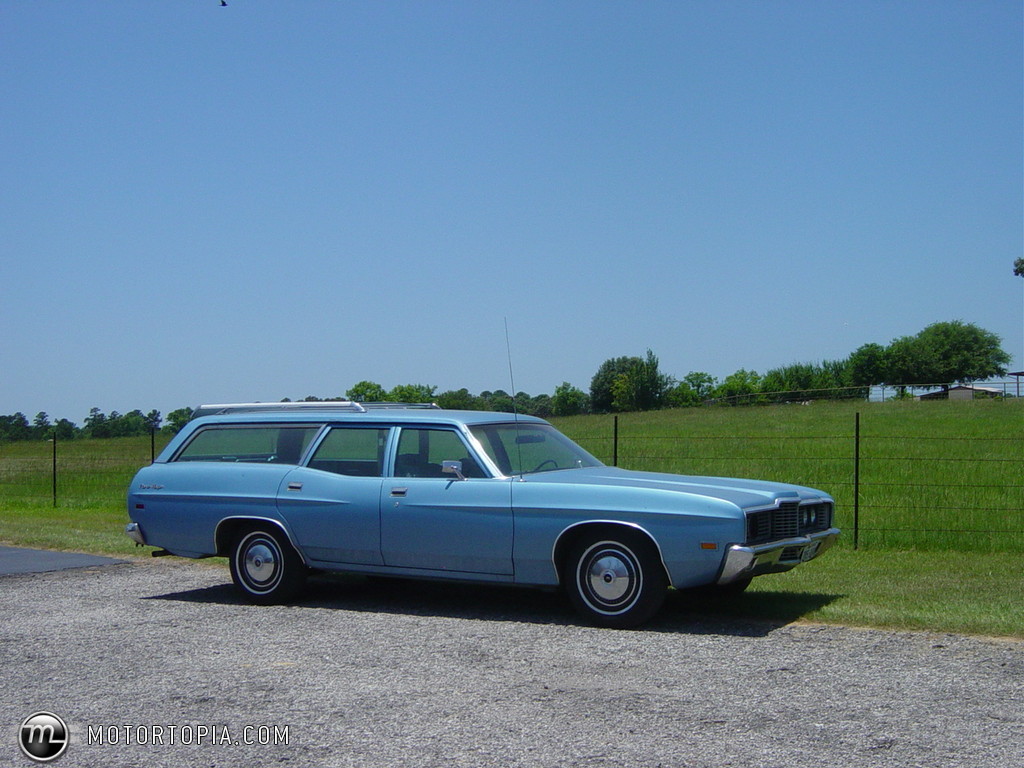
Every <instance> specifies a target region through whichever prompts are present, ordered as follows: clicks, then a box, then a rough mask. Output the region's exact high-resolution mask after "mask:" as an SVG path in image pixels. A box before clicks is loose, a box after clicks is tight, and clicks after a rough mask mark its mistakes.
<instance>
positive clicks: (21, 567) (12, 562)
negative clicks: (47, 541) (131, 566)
mask: <svg viewBox="0 0 1024 768" xmlns="http://www.w3.org/2000/svg"><path fill="white" fill-rule="evenodd" d="M123 562H125V561H124V560H117V559H115V558H113V557H100V556H99V555H86V554H82V553H79V552H55V551H53V550H50V549H26V548H25V547H7V546H2V545H0V576H7V575H10V574H12V573H45V572H47V571H63V570H67V569H68V568H95V567H96V566H101V565H114V564H116V563H123Z"/></svg>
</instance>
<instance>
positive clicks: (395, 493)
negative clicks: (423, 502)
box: [391, 488, 409, 496]
mask: <svg viewBox="0 0 1024 768" xmlns="http://www.w3.org/2000/svg"><path fill="white" fill-rule="evenodd" d="M408 492H409V489H408V488H392V489H391V495H392V496H405V494H407V493H408Z"/></svg>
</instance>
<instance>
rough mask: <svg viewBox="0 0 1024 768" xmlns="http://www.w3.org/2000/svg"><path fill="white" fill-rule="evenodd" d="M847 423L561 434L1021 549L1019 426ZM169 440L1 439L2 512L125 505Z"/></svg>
mask: <svg viewBox="0 0 1024 768" xmlns="http://www.w3.org/2000/svg"><path fill="white" fill-rule="evenodd" d="M729 410H734V409H729ZM755 410H756V409H755ZM848 415H849V423H848V424H845V425H844V426H843V428H836V422H835V421H833V422H829V423H828V424H827V425H826V426H827V427H828V428H827V429H817V430H816V429H796V430H787V431H783V432H779V430H778V429H777V425H775V424H772V425H770V426H771V428H770V429H769V428H768V427H767V426H766V428H765V429H764V431H763V432H762V433H760V434H755V433H754V432H753V431H750V432H747V433H745V434H736V433H734V432H733V433H728V434H726V432H727V431H728V430H725V429H721V430H719V429H718V428H717V427H716V425H715V424H711V425H710V426H707V425H702V424H701V422H700V421H699V420H692V421H690V422H686V423H682V424H681V425H680V424H677V423H676V422H672V426H671V429H670V430H669V432H670V433H669V434H656V433H655V432H656V431H657V430H654V429H652V428H651V426H650V424H651V422H650V421H644V420H641V419H638V418H630V417H623V419H622V423H621V424H620V420H619V419H618V417H612V416H608V417H589V418H588V419H586V420H584V421H581V422H573V423H568V424H560V426H561V427H562V428H563V431H565V432H566V433H567V434H568V435H569V436H570V437H572V438H573V439H575V440H576V441H577V442H579V443H580V444H581V445H582V446H583V447H585V448H586V449H587V450H589V451H590V452H591V453H593V454H594V455H595V456H597V457H598V458H600V459H601V460H603V461H604V462H605V463H608V464H616V465H618V466H621V467H625V468H628V469H637V470H646V471H651V472H667V473H672V474H690V475H706V476H726V477H749V478H755V479H760V480H774V481H780V482H788V483H796V484H799V485H807V486H811V487H814V488H821V489H822V490H825V491H827V492H828V493H830V494H832V496H833V497H834V498H835V499H836V502H837V524H838V525H839V527H841V528H842V529H843V530H844V534H845V536H844V540H845V542H846V543H848V544H851V545H854V546H861V547H885V548H892V549H900V548H906V549H931V550H962V551H973V552H978V551H982V552H984V551H1013V552H1017V551H1024V475H1022V472H1021V470H1022V467H1024V439H1022V438H1024V435H1020V434H1019V433H1020V432H1021V431H1022V430H1021V429H1020V428H1019V427H1024V420H1021V421H1020V422H1019V427H1018V428H1010V429H1009V430H1006V429H1003V430H1001V432H1000V434H988V433H986V431H985V430H980V431H979V430H975V431H974V433H969V434H963V432H965V430H964V429H963V425H962V424H960V425H957V427H956V428H955V429H950V430H946V431H947V432H957V433H958V434H934V433H932V434H927V433H922V431H921V430H907V431H895V430H891V429H890V427H891V426H892V425H891V423H888V422H887V423H886V424H884V425H882V426H881V427H880V426H877V425H874V424H873V420H872V418H871V416H870V415H869V416H868V417H867V418H866V419H865V422H864V423H863V424H862V423H861V419H860V415H859V411H858V412H857V414H856V415H855V414H854V413H852V412H850V413H849V414H848ZM1019 415H1020V414H1019V413H1017V412H1014V413H1012V414H1011V417H1012V418H1018V419H1019ZM844 418H845V417H844ZM1009 423H1010V424H1014V423H1017V422H1012V421H1011V422H1009ZM578 425H582V427H583V428H581V427H580V426H578ZM697 427H700V428H697ZM966 431H967V432H970V430H966ZM1007 431H1009V432H1010V433H1011V434H1006V433H1007ZM709 432H710V433H709ZM1014 432H1016V433H1017V434H1012V433H1014ZM168 439H169V437H167V436H165V435H161V434H154V435H151V436H145V437H139V438H116V439H106V440H104V439H91V440H70V441H65V442H59V443H54V442H50V441H23V442H10V443H2V442H0V511H10V510H17V509H19V508H22V507H33V506H44V505H45V506H59V507H76V506H106V507H112V508H113V507H117V506H120V505H123V503H124V495H125V491H126V489H127V487H128V483H129V482H130V480H131V478H132V476H133V474H134V473H135V471H136V470H137V469H138V468H139V467H141V466H143V465H145V464H148V463H149V462H150V461H151V460H152V459H153V457H154V456H155V455H156V454H157V453H158V452H159V451H160V450H161V449H162V448H163V446H164V445H165V444H166V441H167V440H168Z"/></svg>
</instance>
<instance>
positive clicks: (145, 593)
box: [0, 559, 1024, 768]
mask: <svg viewBox="0 0 1024 768" xmlns="http://www.w3.org/2000/svg"><path fill="white" fill-rule="evenodd" d="M227 581H228V576H227V571H226V569H222V568H217V567H211V566H210V565H209V564H202V563H194V562H187V561H180V560H172V559H166V560H154V561H149V560H139V561H130V562H128V563H123V564H116V565H111V566H108V567H103V568H84V569H77V570H69V571H62V572H55V573H44V574H28V575H10V576H3V577H0V611H2V613H0V616H2V617H3V621H2V624H0V648H2V655H0V682H2V687H3V696H2V701H0V721H2V722H4V723H6V724H7V725H6V726H5V730H6V732H7V733H8V737H7V738H4V739H2V740H0V742H2V743H0V765H9V766H16V765H31V764H32V763H31V762H30V761H29V759H28V758H27V757H25V756H24V755H22V753H21V751H20V749H19V747H18V744H17V735H18V731H19V726H20V724H21V722H22V721H23V720H24V719H25V718H26V717H27V716H29V715H30V714H32V713H34V712H37V711H39V710H46V711H49V712H53V713H54V714H57V715H59V716H61V717H62V718H63V719H64V720H65V721H66V722H67V724H68V726H69V728H70V731H71V743H70V745H69V747H68V750H67V752H66V754H64V755H63V756H62V757H61V758H59V765H61V766H63V768H73V766H142V765H147V766H149V765H159V766H241V765H246V766H251V765H256V766H266V765H289V766H372V767H373V768H388V767H389V766H467V767H468V766H472V767H474V768H477V767H481V766H496V767H497V766H500V767H501V768H511V767H513V766H576V765H587V766H630V767H634V766H635V767H641V766H650V767H651V768H653V767H654V766H666V767H667V766H716V768H720V767H722V766H758V768H763V767H765V766H823V765H842V766H846V767H850V766H882V765H884V766H927V767H928V768H935V767H936V766H971V768H982V767H983V766H1000V768H1003V767H1005V766H1013V765H1018V764H1019V761H1020V758H1021V755H1022V754H1024V643H1020V642H1008V641H989V640H983V639H975V638H965V637H959V636H952V635H930V634H914V633H896V632H884V631H866V630H853V629H843V628H833V627H821V626H806V625H789V626H781V627H775V626H770V625H762V624H743V623H731V622H727V621H722V620H720V619H718V620H714V621H707V620H704V619H702V617H700V616H699V615H696V614H694V613H692V612H690V611H688V610H687V607H686V604H685V602H683V601H682V600H681V599H676V600H673V601H670V603H669V605H668V606H667V609H666V611H665V612H664V614H663V615H662V616H661V617H659V619H658V620H657V621H655V622H654V623H653V624H652V625H651V627H650V628H648V629H647V630H642V631H614V630H599V629H592V628H588V627H585V626H581V625H579V624H578V623H577V621H576V618H575V616H574V614H573V613H572V612H571V611H570V609H569V608H568V607H567V605H566V604H565V603H564V602H563V600H562V599H561V598H560V597H559V596H557V595H553V594H545V593H537V592H529V591H522V590H515V589H500V588H499V589H494V588H491V589H485V588H477V587H463V586H452V585H423V584H416V583H411V582H400V581H385V580H382V581H365V580H361V579H350V580H346V579H318V580H315V581H314V582H313V584H312V586H311V590H310V593H309V595H308V597H307V598H306V599H305V600H303V601H302V602H301V603H299V604H296V605H293V606H285V607H271V608H260V607H252V606H248V605H244V604H241V603H239V602H238V601H237V600H236V598H235V596H234V593H233V592H232V590H231V588H230V586H229V585H228V583H227ZM275 741H276V742H279V743H274V742H275ZM284 741H287V743H281V742H284ZM90 742H91V743H90ZM260 742H267V743H260Z"/></svg>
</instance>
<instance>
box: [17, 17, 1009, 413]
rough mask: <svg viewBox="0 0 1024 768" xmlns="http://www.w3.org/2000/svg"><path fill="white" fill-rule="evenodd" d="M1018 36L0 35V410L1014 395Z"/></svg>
mask: <svg viewBox="0 0 1024 768" xmlns="http://www.w3.org/2000/svg"><path fill="white" fill-rule="evenodd" d="M1022 26H1024V24H1022V3H1021V2H1019V0H1005V1H1002V0H1001V1H992V0H989V1H986V0H979V1H977V2H961V1H960V0H957V1H956V2H942V1H934V2H871V1H870V0H868V1H864V0H860V1H858V2H847V1H843V2H828V1H827V0H826V1H825V2H822V1H821V0H805V1H804V2H784V1H782V2H753V1H751V2H742V1H739V2H726V3H722V2H678V1H673V2H657V1H654V2H651V1H648V0H644V2H603V1H601V0H587V1H586V2H529V1H527V0H523V1H522V2H512V1H508V2H490V1H488V0H483V1H481V0H473V1H471V2H470V1H468V0H467V1H466V2H388V1H386V0H381V1H380V2H367V1H365V0H361V1H359V2H355V1H352V2H348V1H341V0H309V1H308V2H282V1H281V0H276V1H275V2H271V1H270V0H229V5H228V6H227V7H223V8H222V7H220V5H219V0H173V1H172V0H163V1H159V0H153V1H152V2H145V3H140V2H102V3H86V2H80V1H79V0H65V1H63V2H61V1H59V0H35V1H34V2H28V1H27V0H25V1H23V2H16V1H12V0H0V146H2V159H0V169H2V171H0V172H2V184H0V264H2V273H0V292H2V293H0V413H5V414H6V413H14V412H16V411H21V412H23V413H25V414H27V415H28V416H29V418H30V419H31V418H32V417H33V416H34V415H35V413H36V412H38V411H46V412H47V413H49V414H50V415H51V417H54V418H59V417H66V418H70V419H71V420H72V421H75V422H76V423H79V424H81V422H82V420H83V419H84V418H85V416H86V415H87V414H88V411H89V408H91V407H93V406H96V407H99V408H100V409H101V410H103V411H105V412H108V413H109V412H110V411H111V410H118V411H120V412H125V411H128V410H131V409H133V408H140V409H142V410H143V411H148V410H150V409H153V408H156V409H158V410H161V411H162V412H163V413H164V414H165V415H166V413H167V412H168V411H170V410H172V409H174V408H178V407H181V406H185V405H197V404H199V403H200V402H204V401H206V402H210V401H214V402H216V401H225V400H278V399H281V398H282V397H291V398H302V397H304V396H306V395H310V394H312V395H317V396H323V397H326V396H339V395H343V394H344V392H345V390H346V389H348V388H349V387H350V386H351V385H352V384H354V383H356V382H357V381H359V380H362V379H370V380H373V381H376V382H378V383H380V384H382V385H383V386H385V387H387V388H390V387H392V386H394V385H396V384H405V383H423V384H430V385H436V386H437V387H438V390H439V391H443V390H447V389H458V388H461V387H466V388H468V389H469V390H470V391H471V392H480V391H482V390H495V389H505V390H508V389H511V385H510V384H509V375H508V358H507V354H506V349H505V330H504V318H506V317H507V318H508V327H509V334H510V337H511V351H512V358H513V363H514V371H515V385H516V388H517V389H518V390H525V391H527V392H529V393H531V394H539V393H543V392H547V393H550V392H552V391H553V390H554V388H555V387H556V386H557V385H558V384H560V383H561V382H562V381H569V382H571V383H572V384H575V385H577V386H579V387H580V388H582V389H584V390H586V389H588V388H589V384H590V378H591V376H592V375H593V374H594V372H595V371H596V370H597V368H598V366H599V365H600V364H601V363H602V362H603V361H604V360H605V359H607V358H609V357H614V356H619V355H643V354H644V353H645V351H646V350H647V349H648V348H650V349H652V350H654V352H655V353H656V354H657V355H658V356H659V358H660V360H661V367H662V370H663V372H665V373H669V374H672V375H675V376H677V377H682V376H684V375H685V374H686V373H688V372H689V371H706V372H708V373H711V374H712V375H714V376H716V377H718V378H723V377H725V376H727V375H728V374H730V373H732V372H733V371H735V370H737V369H738V368H746V369H748V370H749V369H753V370H756V371H758V372H761V373H763V372H765V371H766V370H768V369H769V368H773V367H777V366H780V365H785V364H788V363H793V362H812V361H820V360H823V359H834V358H841V357H845V356H846V355H847V354H849V353H850V352H852V351H853V350H854V349H855V348H856V347H858V346H860V345H861V344H864V343H867V342H878V343H882V344H886V343H888V342H889V341H891V340H892V339H893V338H895V337H897V336H903V335H909V334H914V333H917V332H918V331H919V330H921V329H922V328H924V327H925V326H926V325H928V324H930V323H932V322H936V321H940V320H954V319H962V320H965V321H968V322H973V323H977V324H978V325H980V326H982V327H983V328H986V329H988V330H991V331H994V332H995V333H997V334H999V335H1000V336H1001V337H1002V339H1003V346H1004V348H1005V349H1006V350H1007V351H1009V352H1010V353H1011V354H1013V355H1014V358H1015V359H1014V363H1013V366H1014V368H1013V369H1014V370H1020V369H1021V368H1024V332H1022V331H1024V328H1022V320H1024V302H1022V299H1024V280H1021V279H1020V278H1016V277H1014V276H1013V273H1012V268H1013V261H1014V259H1015V258H1017V257H1019V256H1021V255H1022V205H1024V199H1022V197H1024V195H1022V114H1024V105H1022V66H1024V64H1022Z"/></svg>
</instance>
